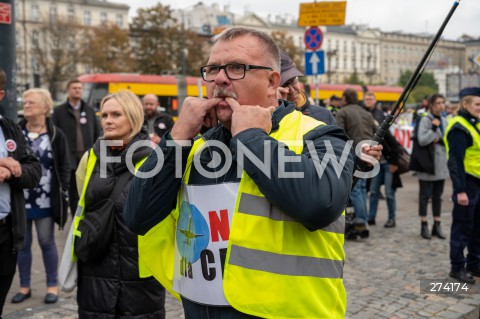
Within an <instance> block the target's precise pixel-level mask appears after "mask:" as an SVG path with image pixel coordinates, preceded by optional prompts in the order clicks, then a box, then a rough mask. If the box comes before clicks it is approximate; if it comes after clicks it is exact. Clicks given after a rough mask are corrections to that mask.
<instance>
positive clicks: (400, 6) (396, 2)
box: [109, 0, 480, 40]
mask: <svg viewBox="0 0 480 319" xmlns="http://www.w3.org/2000/svg"><path fill="white" fill-rule="evenodd" d="M109 1H111V2H118V3H125V4H128V5H129V6H130V12H129V15H130V16H133V15H135V13H136V11H137V9H138V8H139V7H142V8H146V7H152V6H155V5H156V4H157V3H158V2H159V1H158V0H141V1H131V0H109ZM199 1H200V0H180V1H179V0H161V1H160V2H161V3H162V4H163V5H169V6H170V7H171V8H172V9H183V8H188V7H191V6H193V5H194V4H196V3H198V2H199ZM202 2H203V3H204V4H207V5H211V4H213V3H217V4H219V5H220V7H221V8H222V7H223V6H224V5H228V6H229V7H230V11H232V12H234V13H243V12H244V11H245V10H248V11H250V12H254V13H257V14H258V15H260V16H262V17H267V15H268V14H271V15H272V16H274V15H276V14H280V15H284V14H290V15H294V16H298V12H299V8H300V3H311V2H314V1H313V0H310V1H305V0H300V1H299V0H257V1H252V0H202ZM453 3H454V0H347V13H346V23H347V24H351V23H355V24H368V25H369V26H370V27H378V28H380V29H381V30H382V31H400V30H401V31H404V32H408V33H423V32H428V33H432V34H433V33H436V32H437V30H438V29H439V28H440V26H441V24H442V22H443V20H444V19H445V17H446V16H447V14H448V12H449V11H450V8H451V7H452V5H453ZM463 34H468V35H471V36H475V37H480V0H460V5H459V6H458V8H457V10H456V12H455V13H454V15H453V17H452V19H451V20H450V22H449V24H448V25H447V27H446V29H445V31H444V33H443V35H444V37H445V38H447V39H453V40H454V39H457V38H458V37H460V36H461V35H463Z"/></svg>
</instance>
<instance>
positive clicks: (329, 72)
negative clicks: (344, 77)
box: [327, 49, 337, 84]
mask: <svg viewBox="0 0 480 319" xmlns="http://www.w3.org/2000/svg"><path fill="white" fill-rule="evenodd" d="M336 55H337V49H334V50H327V58H328V61H327V67H328V70H327V82H328V84H330V83H331V77H332V69H331V63H332V62H331V61H332V58H333V57H334V56H336Z"/></svg>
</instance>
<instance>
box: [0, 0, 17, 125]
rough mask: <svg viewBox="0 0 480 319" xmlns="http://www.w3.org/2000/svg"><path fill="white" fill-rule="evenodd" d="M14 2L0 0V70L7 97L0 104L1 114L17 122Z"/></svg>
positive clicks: (11, 0) (12, 0)
mask: <svg viewBox="0 0 480 319" xmlns="http://www.w3.org/2000/svg"><path fill="white" fill-rule="evenodd" d="M14 10H15V2H14V0H0V34H1V36H0V68H2V69H3V71H5V74H6V75H7V83H5V91H6V93H7V95H6V96H5V98H4V99H3V101H2V102H1V103H2V105H3V107H2V108H1V110H2V114H3V115H4V116H5V117H8V118H10V119H12V120H13V121H16V120H17V94H16V93H17V90H16V85H15V78H16V75H15V69H16V68H15V11H14Z"/></svg>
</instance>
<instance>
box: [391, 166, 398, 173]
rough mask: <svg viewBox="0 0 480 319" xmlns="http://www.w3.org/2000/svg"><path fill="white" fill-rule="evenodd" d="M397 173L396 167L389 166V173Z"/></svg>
mask: <svg viewBox="0 0 480 319" xmlns="http://www.w3.org/2000/svg"><path fill="white" fill-rule="evenodd" d="M396 171H398V165H394V164H390V173H392V174H395V172H396Z"/></svg>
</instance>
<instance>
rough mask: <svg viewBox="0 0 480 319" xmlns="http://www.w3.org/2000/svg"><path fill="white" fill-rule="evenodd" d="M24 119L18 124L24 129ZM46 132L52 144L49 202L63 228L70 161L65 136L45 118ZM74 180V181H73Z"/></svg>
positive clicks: (66, 207) (55, 218)
mask: <svg viewBox="0 0 480 319" xmlns="http://www.w3.org/2000/svg"><path fill="white" fill-rule="evenodd" d="M26 124H27V121H26V120H22V121H20V126H21V127H22V129H25V125H26ZM46 126H47V133H48V137H49V138H50V143H51V144H52V154H53V167H52V168H53V169H52V182H51V183H52V184H51V188H52V189H51V192H50V204H51V208H52V212H53V218H54V220H55V222H56V223H57V224H58V226H59V228H60V229H63V226H64V225H65V222H66V221H67V213H68V188H69V186H70V175H71V174H70V161H69V157H68V156H65V154H68V152H69V150H68V145H67V138H66V137H65V134H64V133H63V132H62V130H61V129H59V128H58V127H56V126H55V125H53V122H52V121H51V120H50V119H49V118H47V119H46ZM73 182H75V181H73Z"/></svg>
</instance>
